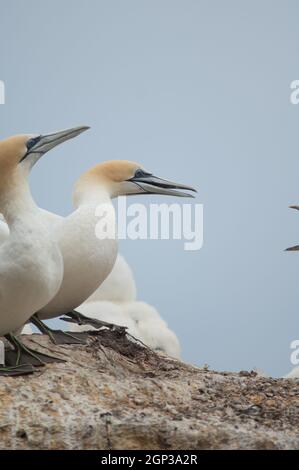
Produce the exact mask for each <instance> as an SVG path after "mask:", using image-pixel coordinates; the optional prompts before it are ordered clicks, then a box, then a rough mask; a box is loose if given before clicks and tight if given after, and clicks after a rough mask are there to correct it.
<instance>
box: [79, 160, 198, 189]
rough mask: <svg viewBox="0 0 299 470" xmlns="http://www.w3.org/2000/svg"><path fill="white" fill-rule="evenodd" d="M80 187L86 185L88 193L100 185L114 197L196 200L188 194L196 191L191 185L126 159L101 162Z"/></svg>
mask: <svg viewBox="0 0 299 470" xmlns="http://www.w3.org/2000/svg"><path fill="white" fill-rule="evenodd" d="M78 184H79V187H81V185H82V184H84V187H85V188H86V189H87V190H88V187H89V186H90V185H92V186H94V185H101V186H102V187H104V188H105V189H106V190H107V192H108V193H109V195H110V196H111V197H117V196H130V195H134V194H161V195H168V196H179V197H194V196H193V195H192V194H190V193H189V192H186V191H192V192H196V190H195V189H194V188H192V187H191V186H187V185H185V184H181V183H175V182H172V181H168V180H165V179H162V178H158V177H157V176H154V175H153V174H152V173H150V172H149V171H147V170H145V169H144V168H143V167H142V165H140V164H139V163H135V162H130V161H127V160H111V161H107V162H103V163H100V164H98V165H96V166H95V167H93V168H92V169H90V170H89V171H87V172H86V173H85V174H84V175H82V177H81V178H80V180H79V183H78Z"/></svg>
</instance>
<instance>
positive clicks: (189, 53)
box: [0, 0, 299, 375]
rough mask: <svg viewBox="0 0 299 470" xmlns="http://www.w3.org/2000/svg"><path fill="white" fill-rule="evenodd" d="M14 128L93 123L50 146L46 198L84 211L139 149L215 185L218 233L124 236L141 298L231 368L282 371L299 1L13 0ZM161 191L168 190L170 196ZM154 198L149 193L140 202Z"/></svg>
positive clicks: (205, 187)
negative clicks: (74, 196)
mask: <svg viewBox="0 0 299 470" xmlns="http://www.w3.org/2000/svg"><path fill="white" fill-rule="evenodd" d="M0 8H1V9H0V57H1V61H0V79H1V80H4V81H5V84H6V104H5V105H4V106H0V122H1V128H0V138H2V137H5V136H8V135H11V134H15V133H20V132H22V133H23V132H31V133H39V132H48V131H52V130H56V129H60V128H65V127H70V126H73V125H77V124H88V125H90V126H92V131H90V132H89V133H88V134H87V133H86V134H85V135H82V136H80V137H79V138H78V139H76V141H73V142H69V143H68V144H65V145H64V147H61V148H60V149H57V150H56V151H55V153H54V152H53V154H52V155H51V157H50V155H49V156H47V157H45V158H44V160H43V161H41V162H40V163H39V165H38V166H37V167H36V169H35V170H34V172H33V175H32V179H31V181H32V189H33V193H34V196H35V197H36V199H37V201H38V202H39V204H40V205H41V206H43V207H45V208H47V209H49V210H52V211H56V212H57V213H61V214H66V213H68V212H69V211H70V210H71V197H70V194H71V187H72V184H73V182H74V181H75V180H76V178H77V177H78V176H79V174H80V173H81V172H82V171H83V170H85V169H87V168H88V167H89V166H91V165H93V164H95V163H96V162H98V161H102V160H106V159H113V158H121V159H122V158H123V159H131V160H136V161H139V162H140V163H142V164H143V165H144V166H145V167H146V168H148V169H150V170H152V171H154V172H155V173H157V174H160V175H161V176H165V177H169V178H170V179H173V180H178V181H182V182H186V183H189V184H192V185H194V186H196V187H198V188H199V194H198V197H197V199H196V202H200V203H203V204H204V208H205V214H204V222H205V242H204V247H203V248H202V250H201V251H199V252H186V251H184V250H183V249H182V243H181V242H178V241H173V242H167V241H151V242H149V241H147V242H144V241H140V242H132V241H130V242H127V241H124V242H122V243H121V249H122V253H124V254H125V255H126V258H127V259H128V261H129V262H130V264H131V266H132V268H133V270H134V272H135V275H136V279H137V285H138V291H139V298H140V299H142V300H146V301H148V302H150V303H152V304H153V305H155V306H156V307H157V308H158V309H159V310H160V312H161V314H162V315H163V316H164V317H165V319H166V320H167V321H168V323H169V324H170V326H171V327H172V328H173V329H174V330H175V331H176V333H177V335H178V336H179V337H180V340H181V342H182V346H183V356H184V359H186V360H187V361H191V362H194V363H197V364H203V363H208V364H209V365H210V366H211V367H212V368H215V369H226V370H239V369H249V368H251V367H254V366H258V367H261V368H263V369H265V370H266V371H267V372H269V373H272V374H275V375H280V374H284V373H285V372H287V371H288V370H289V369H290V368H291V364H290V362H289V355H290V349H289V345H290V342H291V341H292V340H294V339H298V338H299V321H298V319H299V288H298V279H299V276H298V274H299V254H296V253H285V252H284V251H283V250H284V248H285V247H287V246H289V245H292V244H295V243H299V214H298V213H295V212H292V211H291V210H290V209H288V205H289V204H290V203H299V181H298V179H299V178H298V175H299V140H298V135H299V133H298V123H299V105H298V106H294V105H291V104H290V101H289V95H290V88H289V87H290V82H291V81H292V80H295V79H299V59H298V58H299V26H298V18H299V3H298V1H296V0H287V1H283V2H282V1H280V0H259V1H257V0H250V1H249V0H247V1H244V0H243V1H237V0H226V1H225V2H223V1H221V0H217V1H216V0H212V1H211V0H209V1H208V0H206V1H201V0H184V1H183V0H146V1H145V0H126V1H121V0H111V1H108V0H107V1H101V0H87V1H85V2H83V1H78V0H63V1H58V0H51V1H43V2H41V1H39V0H26V1H22V0H12V1H10V2H7V1H4V0H0ZM155 200H157V201H160V202H162V198H156V199H155ZM137 201H138V202H141V201H142V199H141V197H139V198H136V202H137Z"/></svg>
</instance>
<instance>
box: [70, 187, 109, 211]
mask: <svg viewBox="0 0 299 470" xmlns="http://www.w3.org/2000/svg"><path fill="white" fill-rule="evenodd" d="M73 203H74V207H75V208H76V209H77V208H78V207H81V206H92V207H96V206H98V205H99V204H112V201H111V196H110V193H109V191H108V189H107V188H106V187H105V186H104V185H100V184H98V183H97V184H96V183H92V182H87V181H86V182H81V183H79V184H77V185H76V187H75V190H74V195H73Z"/></svg>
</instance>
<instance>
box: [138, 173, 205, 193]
mask: <svg viewBox="0 0 299 470" xmlns="http://www.w3.org/2000/svg"><path fill="white" fill-rule="evenodd" d="M129 181H132V182H133V183H135V184H136V185H137V186H138V187H139V188H140V189H141V191H140V192H142V191H143V192H144V193H147V194H161V195H165V196H178V197H193V198H194V197H195V196H194V195H193V194H190V193H188V192H186V191H192V192H195V193H196V192H197V191H196V189H194V188H193V187H192V186H187V185H185V184H181V183H175V182H173V181H168V180H164V179H162V178H158V177H157V176H154V175H146V176H142V177H136V176H134V177H133V178H131V179H130V180H129Z"/></svg>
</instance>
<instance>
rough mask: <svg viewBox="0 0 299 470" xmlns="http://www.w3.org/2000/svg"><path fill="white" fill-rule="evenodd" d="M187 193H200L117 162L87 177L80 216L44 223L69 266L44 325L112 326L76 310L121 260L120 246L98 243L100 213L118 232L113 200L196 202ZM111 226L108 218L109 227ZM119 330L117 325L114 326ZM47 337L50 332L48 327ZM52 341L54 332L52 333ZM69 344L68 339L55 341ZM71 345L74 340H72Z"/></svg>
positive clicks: (80, 186) (78, 189) (52, 217)
mask: <svg viewBox="0 0 299 470" xmlns="http://www.w3.org/2000/svg"><path fill="white" fill-rule="evenodd" d="M185 191H195V189H194V188H192V187H190V186H186V185H182V184H179V183H172V182H170V181H167V180H163V179H161V178H157V177H155V176H153V175H152V174H151V173H148V172H147V171H145V170H144V169H143V168H142V167H141V165H139V164H138V163H134V162H129V161H122V160H114V161H108V162H104V163H101V164H98V165H96V166H95V167H93V168H91V169H90V170H88V171H87V172H86V173H84V174H83V175H82V176H81V177H80V178H79V180H78V182H77V184H76V185H75V190H74V195H73V200H74V205H75V211H74V212H73V213H72V214H70V215H69V216H68V217H59V216H57V215H56V214H52V213H49V212H46V211H42V212H43V215H44V220H45V221H47V222H48V223H49V227H51V228H52V233H53V236H54V237H55V238H56V240H57V241H58V243H59V247H60V250H61V253H62V256H63V260H64V277H63V281H62V284H61V287H60V289H59V291H58V293H57V294H56V296H55V297H54V298H53V299H52V300H51V301H50V302H49V304H48V305H46V306H44V307H43V308H42V309H41V310H39V312H38V313H37V315H35V324H36V325H37V326H40V325H38V322H39V320H43V319H50V318H54V317H58V316H60V315H61V314H64V315H67V317H68V318H67V317H64V318H63V319H65V320H67V321H72V322H77V323H79V324H88V325H91V326H94V327H96V328H100V327H102V326H107V324H106V323H105V322H103V321H99V320H97V319H94V320H93V319H91V318H88V317H84V315H82V314H81V313H80V312H77V311H75V309H76V308H77V307H78V306H79V305H81V304H82V303H83V302H84V301H85V300H86V299H87V298H88V297H90V296H91V295H92V293H93V292H94V291H95V290H96V289H97V288H98V287H99V286H100V285H101V284H102V283H103V282H104V280H105V279H106V278H107V276H108V275H109V273H110V272H111V270H112V268H113V265H114V263H115V260H116V256H117V240H116V238H115V237H111V238H107V237H106V238H105V237H104V238H103V239H101V238H97V237H96V235H95V227H96V225H97V223H98V222H99V217H98V215H97V210H98V209H99V208H103V207H104V208H105V211H107V213H108V215H109V217H108V224H110V225H111V227H112V228H113V232H115V231H116V221H115V211H114V208H113V204H112V198H115V197H118V196H121V195H134V194H161V195H171V196H180V197H192V196H191V194H189V193H187V192H185ZM105 223H107V218H106V222H105ZM108 326H113V325H111V324H110V325H108ZM41 330H42V331H43V332H47V330H46V329H45V326H44V328H43V327H42V328H41ZM49 333H50V336H51V331H50V332H49ZM55 340H56V342H58V343H59V342H60V343H63V342H64V339H63V338H62V336H59V337H58V338H57V337H55V335H54V341H55ZM66 341H68V340H66Z"/></svg>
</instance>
